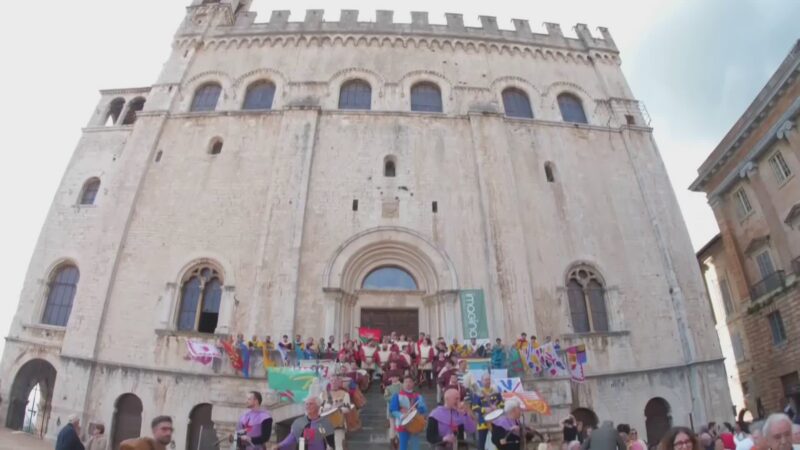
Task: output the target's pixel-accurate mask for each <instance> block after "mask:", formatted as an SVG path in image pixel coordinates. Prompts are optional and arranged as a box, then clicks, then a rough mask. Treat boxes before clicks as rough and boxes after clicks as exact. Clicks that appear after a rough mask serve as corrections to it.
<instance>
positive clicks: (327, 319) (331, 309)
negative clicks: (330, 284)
mask: <svg viewBox="0 0 800 450" xmlns="http://www.w3.org/2000/svg"><path fill="white" fill-rule="evenodd" d="M323 292H324V298H325V306H324V307H323V319H322V320H323V321H322V327H323V329H324V330H325V331H324V336H325V339H328V336H334V337H336V342H337V343H338V342H341V333H340V332H339V330H337V327H336V325H337V324H341V323H342V295H343V292H342V290H341V289H328V288H325V289H323Z"/></svg>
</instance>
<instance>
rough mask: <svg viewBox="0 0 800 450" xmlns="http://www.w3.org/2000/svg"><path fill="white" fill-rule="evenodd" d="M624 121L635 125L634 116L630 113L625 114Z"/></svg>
mask: <svg viewBox="0 0 800 450" xmlns="http://www.w3.org/2000/svg"><path fill="white" fill-rule="evenodd" d="M625 122H627V123H628V125H636V118H635V117H633V116H632V115H630V114H625Z"/></svg>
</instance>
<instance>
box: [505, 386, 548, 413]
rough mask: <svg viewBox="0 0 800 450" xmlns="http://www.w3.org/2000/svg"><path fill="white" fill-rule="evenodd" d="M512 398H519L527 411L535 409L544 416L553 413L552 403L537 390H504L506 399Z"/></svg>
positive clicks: (534, 410)
mask: <svg viewBox="0 0 800 450" xmlns="http://www.w3.org/2000/svg"><path fill="white" fill-rule="evenodd" d="M510 398H517V399H519V400H520V401H521V402H522V405H523V407H524V408H525V410H526V411H533V412H535V413H538V414H541V415H544V416H549V415H550V414H552V411H551V410H550V405H549V404H548V403H547V401H546V400H545V399H544V398H543V397H542V396H541V395H540V394H539V393H538V392H537V391H522V392H518V391H515V392H503V399H504V400H508V399H510Z"/></svg>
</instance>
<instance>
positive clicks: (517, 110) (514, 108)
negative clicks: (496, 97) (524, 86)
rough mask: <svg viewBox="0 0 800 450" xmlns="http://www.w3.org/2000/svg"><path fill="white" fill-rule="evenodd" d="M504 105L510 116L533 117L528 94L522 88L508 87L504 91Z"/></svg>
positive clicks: (507, 114)
mask: <svg viewBox="0 0 800 450" xmlns="http://www.w3.org/2000/svg"><path fill="white" fill-rule="evenodd" d="M503 107H504V108H505V111H506V116H508V117H520V118H523V119H533V109H531V102H530V100H529V99H528V95H527V94H526V93H525V92H523V91H522V90H520V89H517V88H508V89H506V90H504V91H503Z"/></svg>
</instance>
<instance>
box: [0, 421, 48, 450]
mask: <svg viewBox="0 0 800 450" xmlns="http://www.w3.org/2000/svg"><path fill="white" fill-rule="evenodd" d="M53 448H55V444H54V443H52V442H49V441H43V440H41V439H37V438H35V437H33V436H31V435H29V434H26V433H20V432H18V431H11V430H9V429H8V428H6V427H1V426H0V450H52V449H53Z"/></svg>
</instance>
